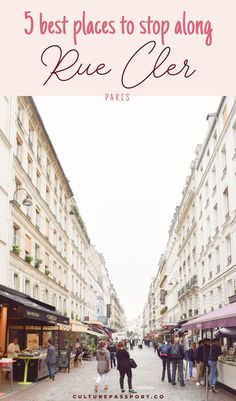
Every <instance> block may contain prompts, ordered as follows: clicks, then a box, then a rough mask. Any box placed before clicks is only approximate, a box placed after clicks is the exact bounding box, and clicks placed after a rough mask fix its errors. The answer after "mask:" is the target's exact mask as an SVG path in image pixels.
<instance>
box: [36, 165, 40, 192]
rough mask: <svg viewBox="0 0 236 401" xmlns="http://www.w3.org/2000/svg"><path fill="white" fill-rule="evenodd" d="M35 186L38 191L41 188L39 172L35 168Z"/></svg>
mask: <svg viewBox="0 0 236 401" xmlns="http://www.w3.org/2000/svg"><path fill="white" fill-rule="evenodd" d="M36 188H37V190H38V191H40V189H41V174H40V172H39V170H37V172H36Z"/></svg>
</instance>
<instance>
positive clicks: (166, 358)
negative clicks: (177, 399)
mask: <svg viewBox="0 0 236 401" xmlns="http://www.w3.org/2000/svg"><path fill="white" fill-rule="evenodd" d="M170 350H171V344H170V343H168V342H167V341H165V343H164V344H162V345H161V347H160V348H159V349H158V356H159V357H160V358H161V359H162V375H161V381H164V380H165V373H166V370H167V378H168V382H169V383H171V381H172V380H171V372H170Z"/></svg>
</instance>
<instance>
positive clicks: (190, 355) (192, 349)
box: [188, 342, 197, 381]
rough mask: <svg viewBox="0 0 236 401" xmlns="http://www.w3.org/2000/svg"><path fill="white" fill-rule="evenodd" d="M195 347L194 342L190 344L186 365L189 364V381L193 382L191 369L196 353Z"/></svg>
mask: <svg viewBox="0 0 236 401" xmlns="http://www.w3.org/2000/svg"><path fill="white" fill-rule="evenodd" d="M196 346H197V344H196V343H195V342H193V343H192V344H191V347H190V348H189V351H188V363H189V380H191V381H193V380H194V377H193V368H194V365H195V351H196Z"/></svg>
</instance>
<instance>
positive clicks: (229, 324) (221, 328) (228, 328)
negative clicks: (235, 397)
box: [183, 302, 236, 394]
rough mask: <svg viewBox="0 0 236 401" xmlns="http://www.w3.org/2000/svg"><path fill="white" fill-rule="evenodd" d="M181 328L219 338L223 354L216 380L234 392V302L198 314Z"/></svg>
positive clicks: (203, 335) (235, 375)
mask: <svg viewBox="0 0 236 401" xmlns="http://www.w3.org/2000/svg"><path fill="white" fill-rule="evenodd" d="M183 328H184V329H185V330H199V331H200V332H201V337H202V338H203V337H208V338H215V337H218V338H220V341H221V346H222V350H223V351H224V354H223V355H222V357H220V358H219V360H218V370H219V377H218V382H219V384H222V385H223V386H225V387H226V388H228V389H229V390H230V391H231V392H233V393H234V394H236V382H235V377H236V302H234V303H231V304H229V305H226V306H225V307H223V308H220V309H218V310H215V311H212V312H209V313H207V314H205V315H203V316H199V317H198V318H197V319H193V320H192V321H189V322H188V323H186V324H184V325H183Z"/></svg>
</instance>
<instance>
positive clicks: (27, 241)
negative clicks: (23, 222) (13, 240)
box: [25, 234, 31, 255]
mask: <svg viewBox="0 0 236 401" xmlns="http://www.w3.org/2000/svg"><path fill="white" fill-rule="evenodd" d="M30 253H31V238H30V237H29V236H28V235H27V234H26V235H25V254H26V255H30Z"/></svg>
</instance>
